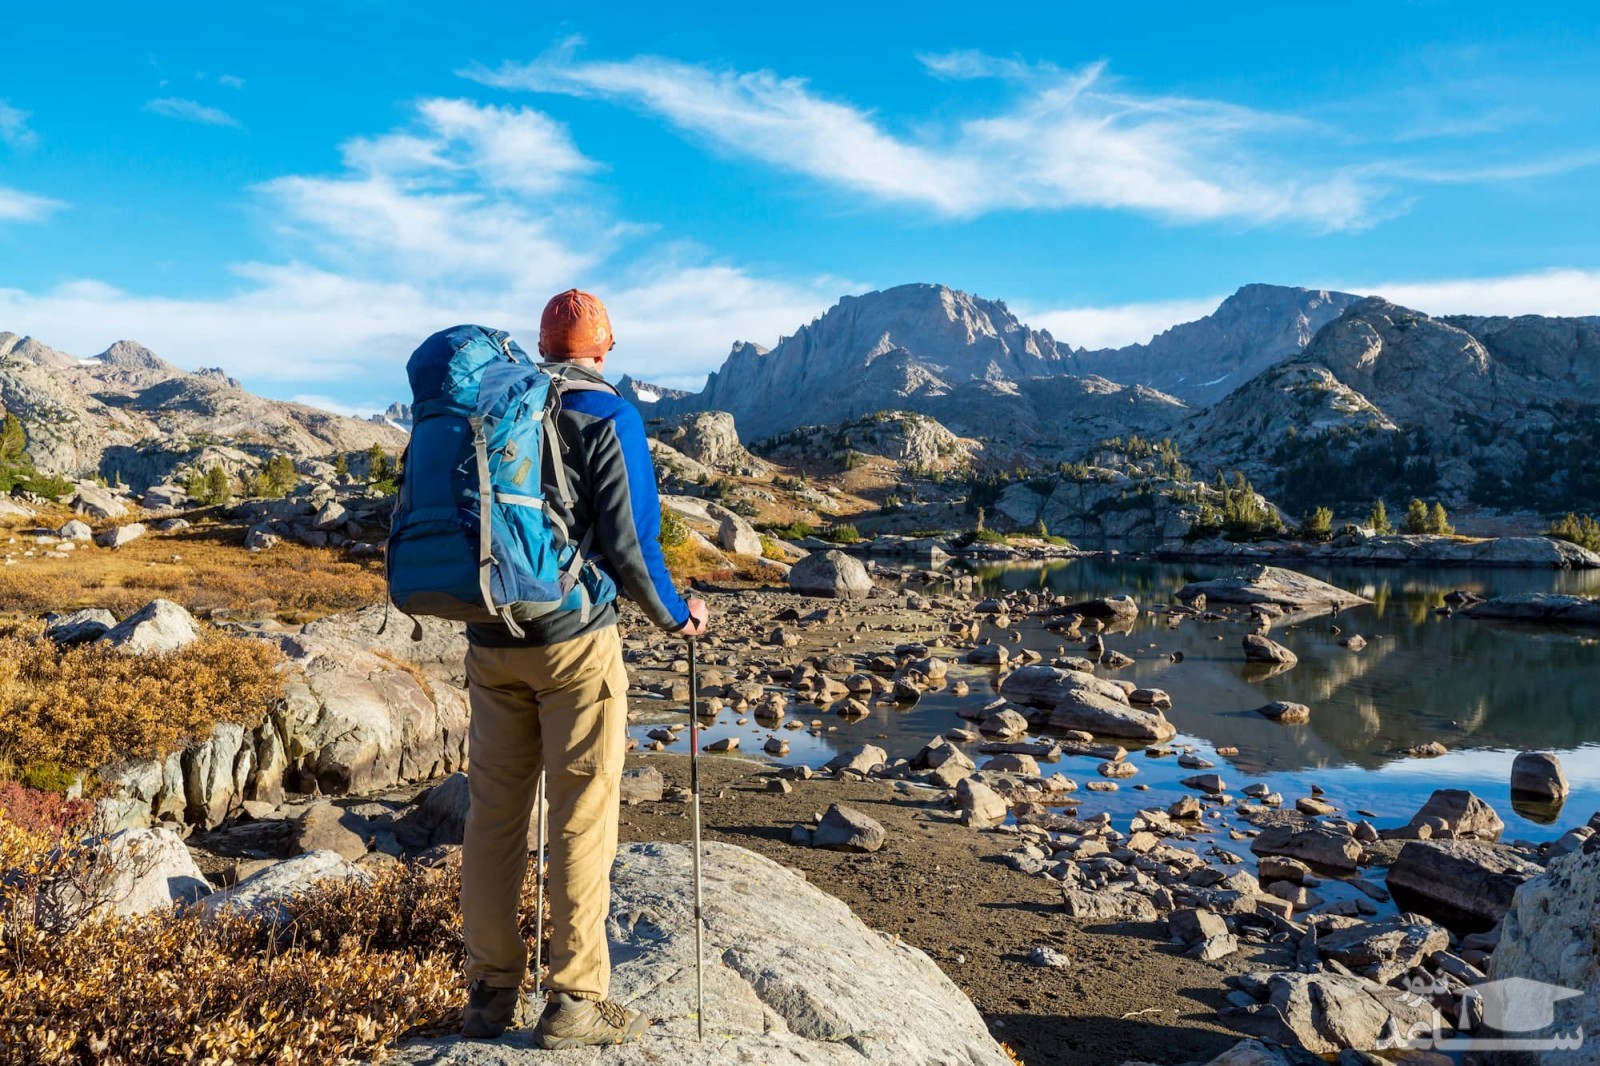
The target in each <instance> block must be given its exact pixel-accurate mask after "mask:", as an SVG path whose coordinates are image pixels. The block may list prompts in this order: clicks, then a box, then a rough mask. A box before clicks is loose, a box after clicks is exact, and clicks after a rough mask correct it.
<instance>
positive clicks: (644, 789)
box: [621, 753, 776, 807]
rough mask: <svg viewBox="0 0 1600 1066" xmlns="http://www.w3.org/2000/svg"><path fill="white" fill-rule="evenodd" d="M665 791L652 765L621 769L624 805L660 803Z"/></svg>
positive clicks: (665, 785) (657, 772)
mask: <svg viewBox="0 0 1600 1066" xmlns="http://www.w3.org/2000/svg"><path fill="white" fill-rule="evenodd" d="M774 754H776V753H774ZM666 792H667V779H666V777H665V776H664V775H663V774H662V773H661V771H660V770H659V769H658V768H656V767H654V766H640V767H637V768H635V769H632V770H624V771H622V784H621V797H622V802H623V804H624V805H625V806H630V807H631V806H633V805H634V804H636V803H660V802H661V798H662V797H663V796H665V795H666Z"/></svg>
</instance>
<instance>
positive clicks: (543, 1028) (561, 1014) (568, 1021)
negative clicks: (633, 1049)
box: [539, 992, 650, 1051]
mask: <svg viewBox="0 0 1600 1066" xmlns="http://www.w3.org/2000/svg"><path fill="white" fill-rule="evenodd" d="M649 1024H650V1023H649V1021H648V1020H647V1019H646V1018H645V1016H644V1015H643V1014H640V1013H639V1012H638V1011H636V1010H629V1009H628V1008H627V1007H624V1006H623V1005H622V1004H620V1003H617V1002H616V1001H614V1000H609V999H579V998H578V997H576V996H569V995H567V994H566V993H565V992H557V993H555V994H554V995H552V996H551V997H550V1005H549V1006H548V1007H546V1008H545V1011H544V1017H543V1018H541V1019H539V1046H540V1047H543V1048H544V1049H545V1050H547V1051H560V1050H562V1049H563V1048H575V1047H592V1046H593V1045H595V1044H626V1043H627V1042H628V1041H630V1040H632V1039H634V1038H635V1037H637V1036H638V1035H639V1034H640V1033H642V1032H644V1030H645V1026H647V1025H649Z"/></svg>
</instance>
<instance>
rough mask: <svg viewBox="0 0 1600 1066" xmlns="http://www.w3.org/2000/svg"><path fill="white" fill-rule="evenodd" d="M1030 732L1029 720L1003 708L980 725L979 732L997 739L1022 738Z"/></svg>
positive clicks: (1008, 708) (1007, 708) (1009, 709)
mask: <svg viewBox="0 0 1600 1066" xmlns="http://www.w3.org/2000/svg"><path fill="white" fill-rule="evenodd" d="M1027 731H1028V720H1027V719H1026V718H1024V717H1022V715H1021V714H1019V713H1017V712H1016V711H1014V710H1012V709H1011V708H1010V707H1005V708H1002V709H1001V710H998V711H996V712H994V713H993V714H991V715H989V716H987V717H985V718H984V719H983V721H981V722H979V723H978V732H980V733H985V734H988V735H989V736H995V737H1020V736H1022V735H1023V734H1024V733H1026V732H1027Z"/></svg>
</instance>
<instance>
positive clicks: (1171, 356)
mask: <svg viewBox="0 0 1600 1066" xmlns="http://www.w3.org/2000/svg"><path fill="white" fill-rule="evenodd" d="M1360 299H1361V297H1359V296H1355V295H1353V294H1351V293H1346V292H1334V291H1331V290H1327V289H1307V288H1300V287H1298V286H1290V285H1268V284H1264V283H1259V282H1258V283H1252V284H1249V285H1244V286H1241V287H1240V288H1239V289H1238V291H1236V292H1235V293H1234V294H1233V295H1231V296H1229V297H1228V298H1227V299H1225V300H1223V301H1222V303H1220V304H1219V305H1218V306H1217V309H1216V310H1215V311H1213V312H1212V313H1211V314H1209V315H1206V316H1205V317H1204V318H1199V319H1196V320H1195V321H1193V322H1184V323H1181V324H1179V325H1176V326H1172V327H1171V328H1169V329H1166V330H1163V331H1162V332H1161V333H1158V334H1157V335H1156V336H1154V337H1152V338H1151V339H1150V341H1149V343H1147V344H1130V345H1128V346H1126V347H1124V348H1107V349H1102V350H1100V351H1093V352H1090V351H1080V352H1079V353H1078V361H1079V365H1080V367H1081V368H1082V370H1084V371H1092V372H1094V373H1097V374H1101V375H1104V376H1105V377H1108V378H1110V379H1112V380H1113V381H1124V382H1128V383H1131V384H1139V385H1148V386H1150V387H1152V388H1155V389H1158V390H1160V391H1162V392H1165V393H1169V394H1170V395H1173V396H1176V397H1178V398H1179V399H1181V400H1183V401H1184V402H1186V403H1189V404H1193V405H1195V406H1201V407H1203V406H1206V405H1209V404H1212V403H1216V402H1217V401H1219V400H1221V399H1222V398H1223V397H1224V396H1226V395H1228V394H1229V393H1230V392H1232V391H1233V390H1234V389H1236V388H1238V387H1239V386H1241V385H1243V384H1244V383H1245V382H1247V381H1249V380H1250V379H1252V378H1254V377H1255V376H1256V375H1258V374H1260V373H1261V372H1262V371H1264V370H1266V369H1267V368H1268V367H1270V366H1272V365H1273V364H1275V363H1277V362H1279V361H1281V360H1283V359H1287V358H1292V357H1293V356H1296V355H1298V354H1299V353H1300V352H1301V351H1303V350H1304V349H1305V347H1306V345H1307V344H1308V343H1310V341H1311V338H1312V337H1314V336H1315V335H1316V332H1317V330H1319V329H1321V328H1322V327H1323V326H1325V325H1327V324H1328V323H1329V322H1331V321H1333V320H1334V319H1336V318H1338V317H1339V315H1340V314H1342V313H1343V312H1344V311H1345V310H1346V309H1347V308H1349V307H1350V306H1351V305H1353V304H1355V303H1356V302H1357V301H1359V300H1360Z"/></svg>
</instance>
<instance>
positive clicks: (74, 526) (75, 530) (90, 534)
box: [56, 518, 94, 540]
mask: <svg viewBox="0 0 1600 1066" xmlns="http://www.w3.org/2000/svg"><path fill="white" fill-rule="evenodd" d="M56 536H58V537H60V538H61V539H62V540H93V539H94V529H93V528H91V527H90V525H89V523H87V522H82V521H79V520H78V519H76V518H74V519H72V520H71V521H69V522H67V523H66V524H65V525H63V526H62V527H61V528H60V529H58V530H56Z"/></svg>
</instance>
